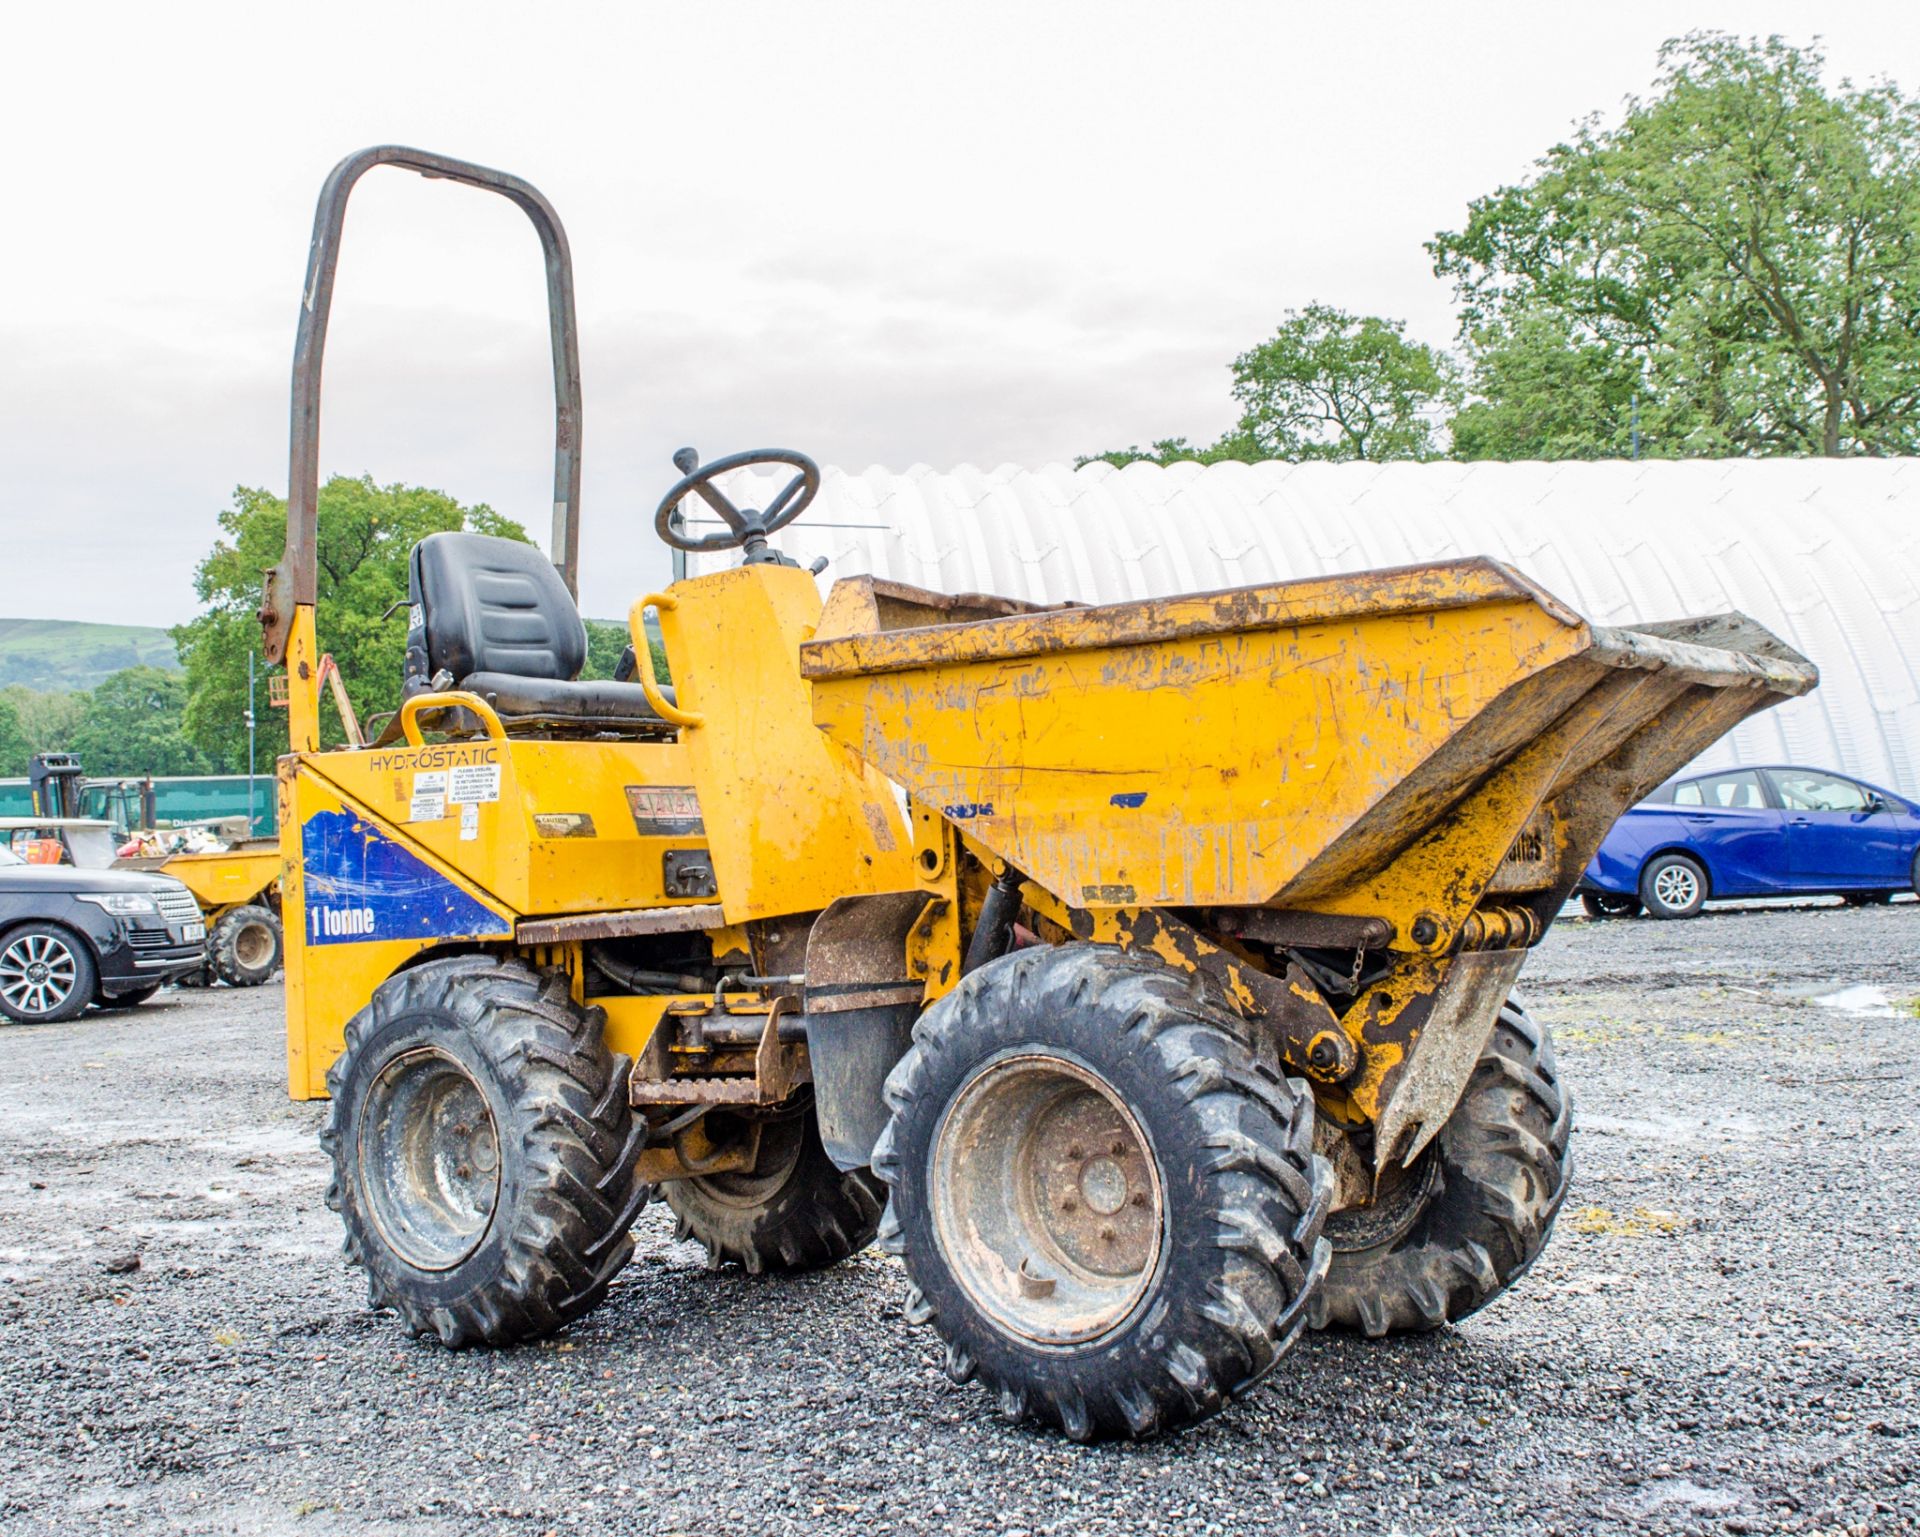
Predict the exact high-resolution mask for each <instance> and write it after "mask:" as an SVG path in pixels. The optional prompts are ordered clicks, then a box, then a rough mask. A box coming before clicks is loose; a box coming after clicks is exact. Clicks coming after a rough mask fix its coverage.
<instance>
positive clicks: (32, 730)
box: [0, 683, 93, 774]
mask: <svg viewBox="0 0 1920 1537" xmlns="http://www.w3.org/2000/svg"><path fill="white" fill-rule="evenodd" d="M92 698H93V696H92V695H91V694H88V693H85V692H79V693H72V694H57V693H51V692H43V691H41V690H40V689H33V688H28V687H27V686H26V685H25V684H23V683H15V684H10V685H9V686H8V687H6V688H4V689H0V699H3V700H5V701H6V703H7V704H9V705H11V706H12V707H13V710H14V713H15V714H16V715H17V716H18V717H19V720H20V730H21V733H22V734H23V735H24V736H25V737H26V739H27V756H28V757H31V756H32V755H33V754H34V753H37V752H65V751H67V749H68V748H69V746H71V745H72V742H73V734H74V732H76V731H78V730H79V729H80V722H81V721H82V720H84V719H85V718H86V714H87V706H88V704H89V703H90V702H91V701H92ZM7 772H8V773H10V774H24V773H26V769H25V768H24V767H22V768H19V769H11V770H8V771H7Z"/></svg>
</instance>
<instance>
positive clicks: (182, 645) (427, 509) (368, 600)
mask: <svg viewBox="0 0 1920 1537" xmlns="http://www.w3.org/2000/svg"><path fill="white" fill-rule="evenodd" d="M461 528H464V529H469V530H472V531H473V532H476V533H484V534H497V535H501V536H504V537H506V538H509V539H521V540H524V539H525V538H526V537H527V535H526V530H525V529H523V528H521V527H520V525H519V524H517V523H515V522H513V521H512V520H511V519H508V518H504V517H501V516H500V515H499V514H498V513H496V512H494V511H493V510H492V509H491V508H489V507H487V506H484V505H480V504H476V505H474V506H472V507H463V506H461V505H460V503H458V502H456V501H455V500H454V499H453V498H452V497H450V496H447V495H445V494H444V493H442V492H439V491H430V490H427V489H425V488H424V487H420V486H400V485H393V486H376V485H375V484H374V483H373V479H372V477H371V476H363V477H362V478H360V479H358V480H354V479H349V478H348V477H346V476H343V475H336V476H335V477H334V478H333V479H331V480H329V481H328V482H327V483H326V484H325V485H324V486H322V487H321V488H320V508H319V528H318V534H317V571H318V591H317V596H318V607H317V610H316V614H315V625H316V629H317V633H318V643H319V648H320V650H321V652H322V653H323V654H324V653H329V652H330V653H332V655H333V658H334V660H335V661H336V662H338V663H339V665H340V671H341V674H342V676H343V678H344V679H345V682H346V685H347V692H348V695H349V697H350V698H351V699H352V700H353V704H354V709H355V711H356V712H357V713H358V714H359V716H360V718H361V720H362V721H363V722H364V721H365V720H366V719H367V718H368V716H370V715H373V714H376V713H379V712H382V711H387V710H393V709H396V708H398V706H399V703H400V680H401V672H402V667H403V664H404V662H405V656H406V629H407V622H406V609H405V602H406V596H407V555H408V552H409V551H410V550H412V548H413V546H414V545H415V544H416V543H418V542H419V541H420V540H421V539H424V538H425V537H426V536H427V535H428V534H433V533H439V532H442V531H443V530H448V529H461ZM220 530H221V536H220V538H219V539H218V540H217V541H216V542H215V544H214V547H213V549H212V551H211V552H210V553H209V554H208V556H207V558H206V559H205V560H203V561H202V562H201V563H200V566H199V569H198V570H197V571H196V572H195V573H194V587H195V590H196V591H197V592H198V594H199V596H200V600H201V602H202V603H203V604H204V605H205V609H204V611H203V612H202V613H201V615H200V617H199V618H197V619H195V620H193V621H192V622H191V623H189V624H183V625H180V626H177V627H176V628H175V629H174V631H173V638H174V643H175V645H176V646H178V648H179V651H180V660H181V663H182V665H183V666H184V667H185V669H186V678H187V696H188V697H187V708H186V733H187V735H188V737H189V738H190V739H191V740H192V741H193V742H194V743H195V744H196V745H197V746H198V747H199V748H200V749H201V750H202V751H203V752H205V753H207V754H208V755H209V756H210V757H213V758H217V759H219V760H221V761H222V762H224V763H225V764H227V765H228V766H230V767H231V768H232V769H233V770H234V771H236V772H241V773H244V772H245V771H246V768H247V727H246V709H247V658H248V656H249V655H250V654H255V653H257V652H258V650H259V645H260V626H259V623H258V621H257V620H256V619H255V617H254V615H255V613H256V611H257V610H258V609H259V606H260V579H261V573H262V572H263V571H264V570H265V569H266V568H267V567H268V566H271V565H272V564H274V563H275V562H276V561H277V560H279V558H280V554H281V550H282V548H283V546H284V545H285V542H286V531H287V507H286V503H285V502H284V501H282V500H281V499H280V498H279V497H277V496H274V495H271V494H270V493H269V492H266V491H263V490H260V489H258V488H256V487H249V486H241V487H239V488H238V489H237V490H235V492H234V496H233V505H232V506H231V507H229V508H227V509H226V510H225V511H223V512H222V513H221V514H220ZM396 603H397V604H400V605H401V608H400V610H399V612H397V613H392V614H391V615H390V614H389V612H388V611H389V610H390V609H392V608H393V606H394V605H395V604H396ZM256 665H259V664H256ZM262 670H263V671H264V669H262ZM256 709H257V711H258V734H259V747H258V760H259V764H260V766H261V767H263V768H264V766H265V765H266V764H268V763H271V762H272V760H273V758H274V757H275V756H276V755H277V754H279V753H283V752H285V751H286V747H287V728H286V717H285V714H284V713H283V712H281V711H278V710H272V709H270V708H269V707H268V705H267V687H266V681H265V678H264V676H263V677H262V678H261V680H260V683H259V685H258V688H257V692H256ZM320 718H321V730H322V736H323V740H324V741H325V742H326V743H328V744H329V745H331V744H334V743H337V742H339V741H340V740H341V739H342V737H341V733H340V728H339V722H338V721H337V720H335V719H334V716H333V712H332V710H331V708H330V707H329V706H327V705H326V704H324V703H323V704H322V706H321V711H320ZM89 767H91V765H89Z"/></svg>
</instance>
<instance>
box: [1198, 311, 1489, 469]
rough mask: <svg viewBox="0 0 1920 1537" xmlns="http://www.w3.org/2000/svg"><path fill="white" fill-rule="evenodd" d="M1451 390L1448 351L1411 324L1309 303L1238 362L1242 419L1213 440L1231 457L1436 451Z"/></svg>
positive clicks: (1400, 455) (1441, 446)
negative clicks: (1411, 333)
mask: <svg viewBox="0 0 1920 1537" xmlns="http://www.w3.org/2000/svg"><path fill="white" fill-rule="evenodd" d="M1454 393H1455V386H1454V378H1453V364H1452V361H1451V359H1449V358H1448V357H1447V355H1446V354H1445V353H1443V352H1437V351H1435V350H1434V349H1433V348H1432V347H1428V346H1426V345H1424V344H1423V343H1420V342H1414V341H1408V340H1407V336H1406V325H1405V323H1404V322H1402V321H1398V320H1383V319H1381V318H1380V317H1379V316H1377V315H1350V314H1348V313H1347V312H1346V311H1345V310H1338V309H1334V308H1333V307H1332V306H1330V305H1325V304H1309V305H1308V306H1307V307H1306V308H1305V309H1303V310H1290V311H1289V312H1288V313H1287V315H1286V317H1285V319H1283V320H1282V321H1281V322H1280V328H1279V329H1278V330H1277V331H1275V332H1274V334H1273V336H1272V337H1271V338H1270V339H1269V340H1267V341H1264V342H1262V343H1261V344H1260V345H1259V346H1257V347H1255V348H1252V349H1251V350H1250V351H1247V352H1243V353H1241V354H1240V356H1239V357H1237V358H1235V359H1234V360H1233V398H1234V399H1235V400H1237V401H1239V402H1240V422H1239V425H1238V426H1237V427H1235V428H1234V430H1233V431H1232V432H1231V433H1229V434H1228V435H1227V437H1225V438H1223V439H1221V441H1220V442H1219V443H1218V444H1216V445H1215V447H1216V449H1224V450H1229V452H1226V453H1223V454H1222V455H1221V457H1223V458H1234V459H1292V460H1300V459H1432V458H1436V457H1438V456H1439V455H1440V454H1441V453H1442V452H1444V450H1445V437H1444V432H1443V425H1444V417H1445V412H1446V408H1447V406H1448V405H1449V403H1450V402H1451V401H1452V400H1453V398H1454Z"/></svg>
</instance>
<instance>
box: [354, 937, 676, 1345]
mask: <svg viewBox="0 0 1920 1537" xmlns="http://www.w3.org/2000/svg"><path fill="white" fill-rule="evenodd" d="M604 1024H605V1016H604V1015H603V1014H602V1013H601V1011H600V1010H598V1009H581V1008H580V1007H578V1006H577V1005H576V1004H574V1002H573V1001H572V999H571V998H570V997H569V996H568V992H567V984H566V980H565V978H564V977H562V976H560V975H559V974H558V973H548V974H539V973H536V972H534V971H532V970H531V969H529V968H528V967H527V966H525V965H523V964H521V963H520V962H518V961H498V960H494V959H493V958H491V957H488V956H478V955H472V956H458V957H454V958H451V959H447V960H439V961H428V962H427V963H425V964H424V965H421V966H417V967H415V968H413V969H412V970H410V971H403V972H401V973H400V974H399V975H397V976H395V977H391V978H389V979H388V980H387V981H385V982H383V983H382V984H381V985H380V986H379V988H377V989H376V990H375V992H374V995H373V998H372V1000H371V1001H370V1002H369V1003H368V1004H367V1006H366V1007H365V1008H364V1009H362V1010H361V1011H360V1012H359V1013H358V1014H356V1015H355V1016H354V1017H353V1019H352V1020H350V1021H349V1022H348V1024H347V1039H346V1050H345V1051H344V1052H343V1053H342V1054H341V1055H340V1057H339V1058H338V1059H337V1060H336V1061H335V1062H334V1064H333V1067H332V1068H331V1070H329V1072H328V1074H327V1090H328V1092H329V1093H330V1094H331V1095H332V1096H333V1101H332V1104H331V1105H330V1106H329V1108H328V1112H327V1120H326V1126H325V1128H324V1129H323V1130H322V1132H321V1134H320V1141H321V1145H322V1146H323V1147H324V1148H325V1149H326V1150H327V1153H328V1155H329V1156H330V1157H331V1158H332V1160H333V1180H332V1183H331V1184H330V1186H329V1188H328V1190H327V1204H328V1205H329V1206H331V1207H332V1208H333V1209H334V1210H335V1211H337V1212H339V1213H340V1217H341V1220H342V1222H343V1223H344V1224H345V1225H346V1255H347V1259H348V1260H349V1261H350V1262H351V1263H353V1264H356V1265H361V1266H364V1267H365V1269H366V1272H367V1289H368V1294H369V1298H370V1300H371V1303H372V1305H373V1306H374V1307H376V1308H392V1309H393V1310H394V1311H395V1312H397V1313H398V1314H399V1315H400V1317H401V1319H402V1320H403V1321H404V1322H405V1324H406V1325H407V1327H408V1328H409V1329H410V1330H411V1331H412V1332H413V1333H415V1334H432V1335H437V1336H438V1337H439V1338H440V1339H441V1340H442V1341H443V1342H444V1343H446V1344H448V1345H472V1344H488V1345H506V1344H511V1343H512V1342H514V1341H516V1340H524V1339H534V1338H538V1337H539V1336H541V1335H544V1334H550V1333H552V1332H553V1331H554V1330H555V1329H558V1328H560V1327H561V1326H562V1325H563V1324H566V1323H569V1322H571V1321H572V1320H573V1319H576V1318H578V1317H580V1316H581V1315H582V1314H583V1313H585V1312H587V1311H588V1310H589V1309H590V1308H592V1307H593V1306H594V1305H595V1304H596V1303H598V1302H599V1301H600V1299H601V1298H602V1297H604V1296H605V1295H606V1291H607V1285H608V1283H609V1282H610V1281H611V1280H612V1279H613V1277H614V1275H615V1273H616V1272H618V1271H619V1269H620V1268H621V1266H623V1265H625V1264H626V1262H627V1258H628V1256H629V1255H630V1254H631V1253H632V1250H633V1240H632V1238H631V1237H630V1236H629V1235H628V1229H629V1228H631V1227H632V1226H633V1221H634V1218H635V1217H637V1216H638V1215H639V1213H640V1209H641V1207H642V1206H644V1205H645V1204H646V1200H647V1197H648V1195H649V1193H650V1192H649V1189H648V1187H647V1186H645V1185H643V1184H641V1183H639V1181H638V1180H637V1178H636V1177H635V1168H636V1163H637V1160H638V1158H639V1153H640V1147H641V1144H642V1142H643V1141H644V1132H645V1127H644V1123H643V1122H641V1121H640V1120H638V1119H637V1118H636V1117H635V1116H634V1114H633V1111H632V1109H631V1108H630V1107H629V1105H628V1103H627V1081H628V1075H629V1073H630V1071H631V1069H632V1061H631V1059H630V1058H627V1057H624V1056H616V1055H614V1054H613V1053H611V1052H609V1051H608V1050H607V1048H606V1045H605V1042H604V1041H603V1039H602V1036H601V1030H602V1027H603V1025H604Z"/></svg>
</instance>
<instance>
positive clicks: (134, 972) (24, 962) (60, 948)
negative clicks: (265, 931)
mask: <svg viewBox="0 0 1920 1537" xmlns="http://www.w3.org/2000/svg"><path fill="white" fill-rule="evenodd" d="M50 830H52V829H51V828H50ZM205 960H206V926H205V923H204V921H203V920H202V918H201V914H200V906H199V904H198V903H197V902H195V901H194V899H193V893H192V892H190V891H188V890H187V888H186V887H185V886H183V885H181V884H180V882H179V881H176V880H174V879H173V878H172V877H171V876H166V875H146V874H142V873H139V872H136V871H132V870H88V869H77V868H75V866H73V865H71V864H51V863H49V864H34V863H29V862H28V861H27V860H25V859H23V858H21V857H20V855H19V854H17V853H15V852H14V849H13V847H10V846H9V844H8V842H7V841H6V839H5V837H4V836H3V835H0V1019H4V1020H11V1021H14V1022H16V1023H19V1024H45V1023H51V1022H53V1021H55V1020H62V1019H72V1018H73V1017H74V1015H76V1014H78V1013H80V1012H81V1011H82V1010H83V1009H85V1008H86V1006H87V1005H88V1004H90V1003H97V1004H99V1005H100V1006H101V1007H102V1008H131V1007H132V1006H133V1005H134V1004H137V1003H143V1002H145V1001H146V1000H147V999H148V998H151V997H152V996H153V995H154V994H155V993H157V992H159V991H160V989H161V987H162V986H164V985H165V984H166V983H168V982H171V981H173V980H175V979H176V978H178V977H181V976H184V975H185V974H186V973H188V972H190V971H193V970H196V969H197V968H198V967H199V966H201V965H202V964H203V963H204V962H205Z"/></svg>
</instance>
